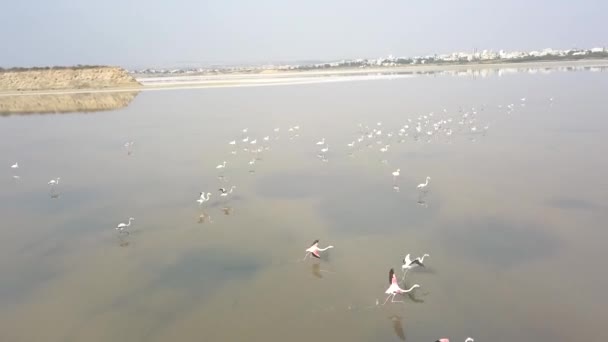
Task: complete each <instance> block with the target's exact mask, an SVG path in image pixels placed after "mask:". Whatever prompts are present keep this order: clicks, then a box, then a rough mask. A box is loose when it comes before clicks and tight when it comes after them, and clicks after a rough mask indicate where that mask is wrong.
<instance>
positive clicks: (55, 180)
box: [48, 177, 61, 186]
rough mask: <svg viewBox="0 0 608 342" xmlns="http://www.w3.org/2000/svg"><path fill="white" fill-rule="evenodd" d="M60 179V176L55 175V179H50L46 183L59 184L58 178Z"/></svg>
mask: <svg viewBox="0 0 608 342" xmlns="http://www.w3.org/2000/svg"><path fill="white" fill-rule="evenodd" d="M60 179H61V177H57V178H55V179H51V180H50V181H49V183H48V184H49V185H50V186H55V185H57V184H59V180H60Z"/></svg>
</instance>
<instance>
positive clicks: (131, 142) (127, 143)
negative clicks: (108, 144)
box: [124, 141, 133, 148]
mask: <svg viewBox="0 0 608 342" xmlns="http://www.w3.org/2000/svg"><path fill="white" fill-rule="evenodd" d="M124 147H126V148H129V147H133V141H127V142H126V143H125V144H124Z"/></svg>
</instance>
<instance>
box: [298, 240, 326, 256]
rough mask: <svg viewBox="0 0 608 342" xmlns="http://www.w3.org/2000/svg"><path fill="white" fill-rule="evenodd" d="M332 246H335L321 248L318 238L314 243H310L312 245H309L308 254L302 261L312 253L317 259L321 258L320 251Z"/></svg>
mask: <svg viewBox="0 0 608 342" xmlns="http://www.w3.org/2000/svg"><path fill="white" fill-rule="evenodd" d="M330 248H334V246H327V247H325V248H319V240H318V239H317V240H315V241H313V242H312V245H310V247H308V248H307V249H306V255H305V256H304V259H302V261H304V260H306V258H307V257H308V256H311V255H312V256H313V257H315V258H317V259H321V256H320V255H319V252H323V251H326V250H328V249H330Z"/></svg>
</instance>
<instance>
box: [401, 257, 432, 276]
mask: <svg viewBox="0 0 608 342" xmlns="http://www.w3.org/2000/svg"><path fill="white" fill-rule="evenodd" d="M428 256H429V255H428V254H424V255H423V256H422V257H419V258H416V259H414V260H410V255H409V254H408V255H406V256H405V258H403V265H401V270H402V271H403V278H402V279H405V274H406V273H407V271H408V270H411V269H412V268H414V267H417V266H422V267H425V266H424V264H423V262H424V258H426V257H428Z"/></svg>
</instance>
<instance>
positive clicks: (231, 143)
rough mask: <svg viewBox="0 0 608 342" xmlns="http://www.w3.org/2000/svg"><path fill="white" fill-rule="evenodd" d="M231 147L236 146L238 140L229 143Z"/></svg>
mask: <svg viewBox="0 0 608 342" xmlns="http://www.w3.org/2000/svg"><path fill="white" fill-rule="evenodd" d="M228 144H229V145H236V140H232V141H231V142H229V143H228Z"/></svg>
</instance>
